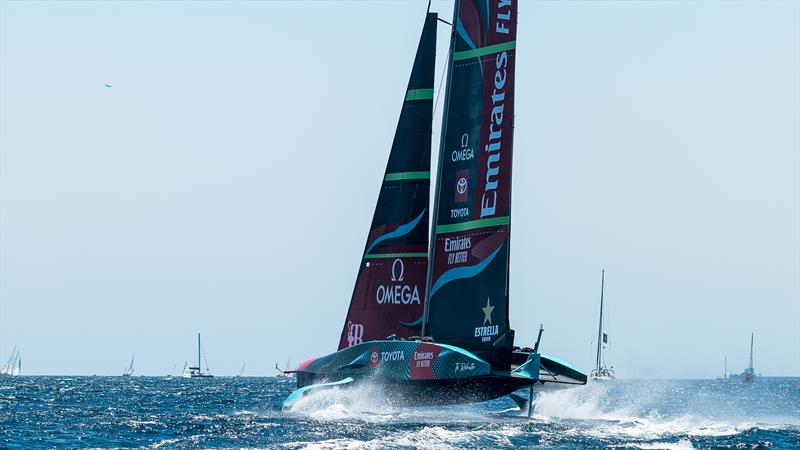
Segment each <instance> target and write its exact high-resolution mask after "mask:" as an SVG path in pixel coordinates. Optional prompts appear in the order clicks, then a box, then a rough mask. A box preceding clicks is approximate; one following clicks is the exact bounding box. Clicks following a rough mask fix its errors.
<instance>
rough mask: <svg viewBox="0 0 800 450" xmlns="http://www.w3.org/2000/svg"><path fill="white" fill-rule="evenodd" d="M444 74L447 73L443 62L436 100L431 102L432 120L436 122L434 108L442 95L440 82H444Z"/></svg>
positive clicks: (437, 105)
mask: <svg viewBox="0 0 800 450" xmlns="http://www.w3.org/2000/svg"><path fill="white" fill-rule="evenodd" d="M445 74H447V64H445V66H444V70H442V77H441V78H440V79H439V88H438V89H436V101H435V102H434V103H433V115H431V119H432V120H433V122H436V109H437V108H438V107H439V97H441V95H442V83H444V76H445ZM431 127H433V124H431ZM431 131H432V130H431ZM431 134H433V133H431Z"/></svg>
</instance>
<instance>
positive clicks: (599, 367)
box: [589, 269, 614, 381]
mask: <svg viewBox="0 0 800 450" xmlns="http://www.w3.org/2000/svg"><path fill="white" fill-rule="evenodd" d="M605 284H606V270H605V269H603V271H602V272H601V278H600V325H599V326H598V329H597V360H596V362H595V367H594V369H593V370H592V371H591V372H590V373H589V378H591V379H592V381H611V380H613V379H614V367H611V368H610V369H609V368H607V367H606V363H605V360H604V359H603V350H604V349H605V346H606V344H608V334H606V333H604V332H603V292H604V291H605Z"/></svg>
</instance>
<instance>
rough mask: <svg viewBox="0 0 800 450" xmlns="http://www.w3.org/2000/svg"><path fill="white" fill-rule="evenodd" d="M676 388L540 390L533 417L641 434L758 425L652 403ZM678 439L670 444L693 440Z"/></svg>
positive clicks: (594, 432)
mask: <svg viewBox="0 0 800 450" xmlns="http://www.w3.org/2000/svg"><path fill="white" fill-rule="evenodd" d="M674 394H675V390H674V387H672V386H671V385H670V384H669V383H661V384H656V385H649V387H648V389H647V390H642V391H638V390H628V389H620V386H618V385H617V386H615V385H609V384H589V385H587V386H586V387H585V388H581V389H572V390H564V391H556V392H549V393H543V394H541V396H540V397H539V399H538V401H537V402H536V409H535V412H536V415H535V416H534V417H535V418H538V419H540V420H557V421H567V422H581V423H582V427H581V428H582V430H583V434H584V435H585V436H588V437H594V438H602V437H604V436H614V437H617V438H622V439H637V440H638V439H662V438H669V437H676V436H690V437H719V436H730V435H735V434H738V433H742V432H745V431H747V430H750V429H752V428H754V427H755V426H756V423H754V422H752V421H723V420H718V419H712V418H710V417H708V416H701V415H697V414H692V413H687V412H684V413H679V414H673V415H664V414H662V413H660V412H659V411H658V410H657V409H656V408H654V407H653V405H654V404H658V403H660V402H661V400H660V399H662V398H664V396H668V395H674ZM586 425H590V426H586ZM665 444H666V443H659V445H665ZM686 444H688V445H689V447H686ZM670 445H673V444H670ZM674 445H675V447H670V448H691V443H690V442H689V441H686V442H683V443H680V441H679V443H674Z"/></svg>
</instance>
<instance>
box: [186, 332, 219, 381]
mask: <svg viewBox="0 0 800 450" xmlns="http://www.w3.org/2000/svg"><path fill="white" fill-rule="evenodd" d="M201 353H202V347H201V346H200V333H197V367H187V366H188V364H185V365H184V366H183V378H211V377H213V376H214V375H211V370H209V368H208V361H207V360H206V371H205V372H203V371H202V369H201V367H202V365H201V363H202V360H201Z"/></svg>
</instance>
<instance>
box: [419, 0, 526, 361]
mask: <svg viewBox="0 0 800 450" xmlns="http://www.w3.org/2000/svg"><path fill="white" fill-rule="evenodd" d="M454 25H455V32H454V34H453V38H452V39H453V41H452V43H451V54H450V78H449V81H448V95H447V101H446V110H445V118H444V123H443V130H444V132H443V139H442V145H441V148H440V152H439V153H440V154H439V173H438V176H437V191H436V192H437V195H436V211H435V212H434V223H435V227H434V235H435V237H434V242H433V248H432V251H431V256H432V260H431V268H430V280H429V282H430V284H429V289H430V296H429V298H430V300H429V304H428V311H427V316H426V329H425V331H426V334H427V335H429V336H431V337H433V338H434V339H435V340H436V341H437V342H444V343H448V344H453V345H457V346H460V347H462V348H466V349H469V350H472V351H474V352H476V353H477V354H478V355H479V356H482V357H484V358H487V359H488V360H490V361H492V364H493V366H495V367H496V368H497V367H505V366H507V363H508V361H509V360H510V352H511V346H512V344H513V331H512V330H510V327H509V320H508V259H509V231H510V225H511V220H510V217H511V162H512V141H513V133H514V65H515V59H516V51H515V45H516V31H517V2H516V1H509V0H492V1H489V2H487V1H485V0H461V1H457V2H456V17H455V20H454Z"/></svg>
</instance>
